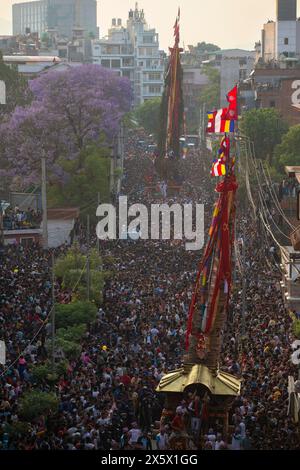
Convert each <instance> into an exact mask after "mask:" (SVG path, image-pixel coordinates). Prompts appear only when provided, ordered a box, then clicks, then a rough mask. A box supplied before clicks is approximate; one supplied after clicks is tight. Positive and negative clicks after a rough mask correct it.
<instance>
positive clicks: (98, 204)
mask: <svg viewBox="0 0 300 470" xmlns="http://www.w3.org/2000/svg"><path fill="white" fill-rule="evenodd" d="M99 206H100V193H99V192H98V194H97V207H99ZM97 250H98V253H100V238H99V237H97Z"/></svg>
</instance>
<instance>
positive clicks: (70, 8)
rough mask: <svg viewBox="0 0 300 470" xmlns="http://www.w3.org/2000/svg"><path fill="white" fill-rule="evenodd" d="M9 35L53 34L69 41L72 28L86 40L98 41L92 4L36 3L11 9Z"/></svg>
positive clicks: (92, 0) (73, 0) (72, 0)
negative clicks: (82, 34)
mask: <svg viewBox="0 0 300 470" xmlns="http://www.w3.org/2000/svg"><path fill="white" fill-rule="evenodd" d="M12 13H13V34H14V35H19V34H26V33H27V32H33V33H36V32H37V33H39V35H40V36H41V35H42V34H43V33H45V32H47V31H48V30H49V29H50V30H53V29H55V30H57V33H58V35H59V36H60V37H66V38H72V32H73V29H74V27H80V28H82V29H83V30H84V31H85V34H86V36H88V35H91V36H93V37H94V38H98V37H99V30H98V27H97V1H96V0H39V1H32V2H28V3H18V4H14V5H13V9H12Z"/></svg>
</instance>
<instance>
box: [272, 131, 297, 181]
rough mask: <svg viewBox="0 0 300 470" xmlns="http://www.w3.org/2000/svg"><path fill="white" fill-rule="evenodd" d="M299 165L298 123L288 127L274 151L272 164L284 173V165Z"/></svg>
mask: <svg viewBox="0 0 300 470" xmlns="http://www.w3.org/2000/svg"><path fill="white" fill-rule="evenodd" d="M286 165H289V166H297V165H300V125H297V126H293V127H290V129H289V131H288V132H287V133H286V134H285V135H284V136H283V137H282V142H281V143H280V144H279V145H277V147H276V148H275V151H274V166H275V168H276V169H277V170H278V171H279V172H281V173H284V167H285V166H286Z"/></svg>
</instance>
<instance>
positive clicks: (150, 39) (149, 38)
mask: <svg viewBox="0 0 300 470" xmlns="http://www.w3.org/2000/svg"><path fill="white" fill-rule="evenodd" d="M152 42H153V36H144V37H143V43H144V44H152Z"/></svg>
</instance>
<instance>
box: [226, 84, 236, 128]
mask: <svg viewBox="0 0 300 470" xmlns="http://www.w3.org/2000/svg"><path fill="white" fill-rule="evenodd" d="M237 95H238V87H237V85H236V86H235V87H234V88H233V89H232V90H231V91H230V92H229V93H228V95H227V101H228V103H229V106H228V111H227V119H230V120H234V121H237V119H238V106H237Z"/></svg>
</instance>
